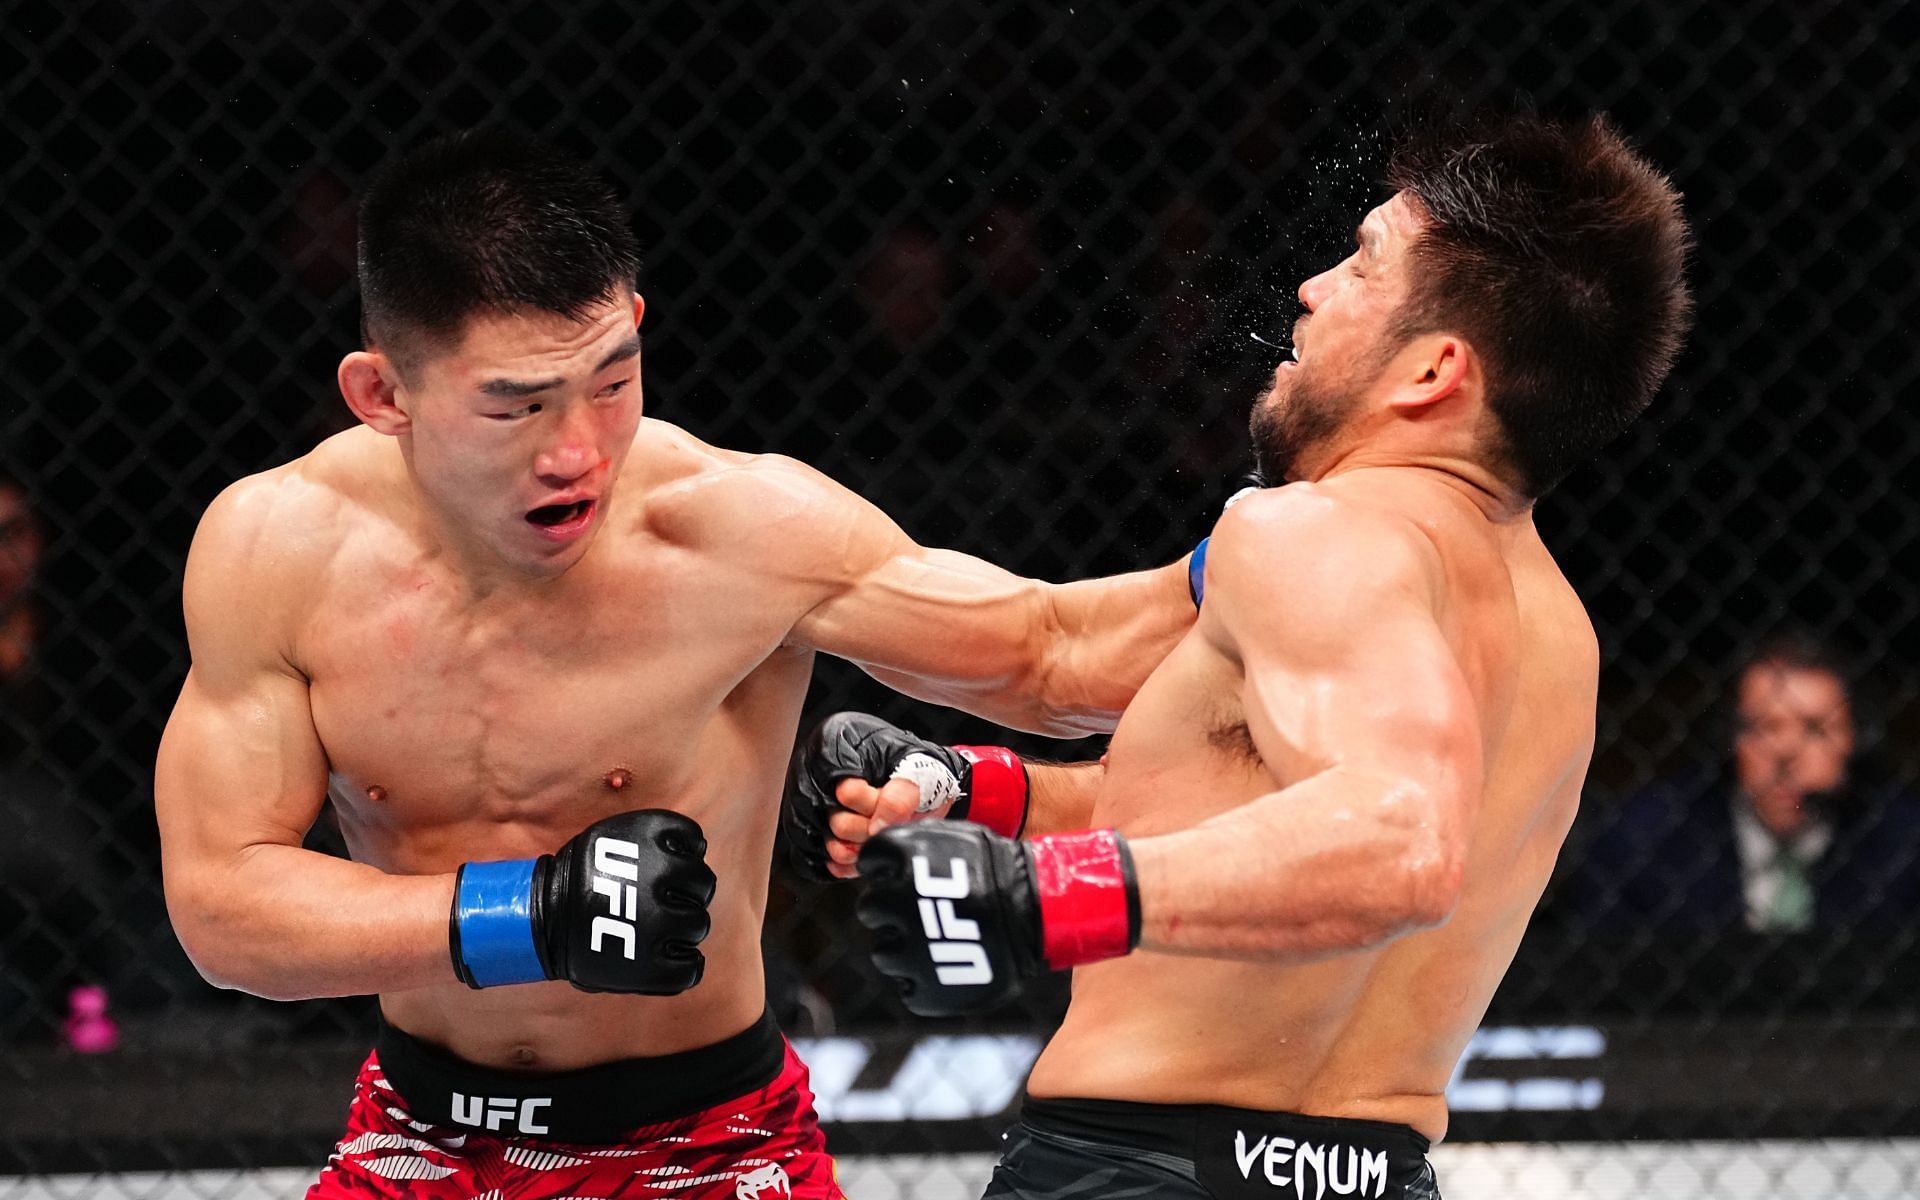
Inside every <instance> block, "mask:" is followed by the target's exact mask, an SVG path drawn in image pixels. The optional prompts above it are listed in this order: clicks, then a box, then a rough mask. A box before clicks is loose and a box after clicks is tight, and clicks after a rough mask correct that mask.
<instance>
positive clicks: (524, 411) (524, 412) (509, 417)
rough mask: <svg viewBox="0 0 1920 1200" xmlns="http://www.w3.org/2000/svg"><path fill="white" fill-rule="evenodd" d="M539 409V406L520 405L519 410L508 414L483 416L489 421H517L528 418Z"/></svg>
mask: <svg viewBox="0 0 1920 1200" xmlns="http://www.w3.org/2000/svg"><path fill="white" fill-rule="evenodd" d="M540 407H541V406H540V405H538V404H526V405H522V406H521V407H519V408H516V409H512V410H510V411H508V412H503V413H485V414H483V415H484V416H485V417H486V418H487V419H488V420H489V421H518V420H519V419H521V418H522V417H530V416H532V415H533V414H535V413H537V412H539V411H540Z"/></svg>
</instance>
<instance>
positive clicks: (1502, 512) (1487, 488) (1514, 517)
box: [1308, 446, 1533, 525]
mask: <svg viewBox="0 0 1920 1200" xmlns="http://www.w3.org/2000/svg"><path fill="white" fill-rule="evenodd" d="M1373 470H1392V471H1404V472H1414V473H1418V474H1419V475H1421V476H1423V477H1425V478H1429V479H1432V480H1434V481H1435V482H1436V483H1439V484H1440V485H1441V486H1442V487H1445V488H1447V489H1448V490H1449V491H1452V492H1454V493H1456V494H1458V495H1459V496H1461V497H1462V498H1463V499H1465V500H1466V501H1467V502H1468V503H1469V504H1471V505H1473V506H1474V508H1476V509H1478V510H1479V512H1480V514H1481V515H1482V516H1483V517H1485V518H1486V519H1487V520H1488V521H1490V522H1492V523H1493V524H1496V525H1505V524H1508V523H1510V522H1513V521H1518V520H1521V519H1523V518H1526V517H1529V516H1531V515H1532V513H1533V501H1532V500H1530V499H1528V498H1527V497H1525V496H1522V495H1521V494H1520V493H1519V492H1518V491H1516V490H1515V489H1514V488H1513V487H1511V486H1510V485H1508V484H1506V483H1504V482H1503V481H1502V480H1501V479H1500V478H1499V477H1498V476H1497V475H1495V474H1494V473H1493V472H1492V471H1489V470H1487V469H1486V468H1485V467H1483V466H1481V465H1480V464H1478V463H1476V462H1473V461H1471V460H1470V459H1466V458H1463V457H1457V456H1453V455H1444V454H1409V453H1404V452H1400V451H1396V450H1391V449H1383V448H1380V447H1376V446H1355V447H1351V448H1348V449H1346V450H1344V451H1342V452H1340V453H1339V454H1337V455H1336V456H1335V457H1334V459H1333V460H1332V461H1331V462H1329V463H1327V464H1326V465H1325V466H1324V467H1323V468H1322V469H1320V470H1318V471H1316V472H1314V473H1313V474H1312V475H1310V476H1308V478H1310V479H1313V480H1315V481H1321V480H1327V479H1333V478H1336V477H1338V476H1341V475H1346V474H1350V473H1352V472H1354V471H1373Z"/></svg>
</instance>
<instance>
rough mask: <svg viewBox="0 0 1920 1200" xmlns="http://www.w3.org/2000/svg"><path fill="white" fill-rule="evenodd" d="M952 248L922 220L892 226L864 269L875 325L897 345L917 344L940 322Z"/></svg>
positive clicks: (863, 279) (864, 286) (867, 299)
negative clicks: (937, 237) (948, 255)
mask: <svg viewBox="0 0 1920 1200" xmlns="http://www.w3.org/2000/svg"><path fill="white" fill-rule="evenodd" d="M951 282H952V280H951V269H950V265H949V262H948V258H947V252H946V249H945V248H944V247H942V246H941V245H940V242H939V240H938V239H936V238H935V237H934V236H933V234H932V233H931V232H930V231H928V230H927V229H925V228H922V227H921V226H918V225H902V226H900V227H899V228H897V229H894V230H892V231H890V232H889V233H888V234H887V235H886V237H885V238H884V239H882V241H881V243H880V247H879V249H877V250H875V251H874V254H873V257H872V258H870V259H868V260H867V265H866V267H865V269H864V270H862V271H861V272H860V295H861V299H862V300H863V301H865V303H866V306H867V311H868V312H869V313H870V314H871V315H872V318H873V323H874V326H875V327H876V328H877V329H879V330H880V332H882V333H883V334H885V335H886V337H887V339H888V341H889V342H890V343H891V344H892V345H893V347H894V348H895V349H896V350H900V351H906V350H911V349H914V348H916V347H918V346H920V345H921V344H922V343H924V342H925V341H926V340H927V338H928V337H929V336H930V335H932V334H933V333H934V332H935V331H937V330H938V329H939V328H940V325H941V321H942V318H943V317H944V316H945V314H946V306H947V292H948V288H949V286H950V285H951Z"/></svg>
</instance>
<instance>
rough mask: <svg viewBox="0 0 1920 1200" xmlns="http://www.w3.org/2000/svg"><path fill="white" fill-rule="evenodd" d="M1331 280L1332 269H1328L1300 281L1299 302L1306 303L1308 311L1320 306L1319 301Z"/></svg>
mask: <svg viewBox="0 0 1920 1200" xmlns="http://www.w3.org/2000/svg"><path fill="white" fill-rule="evenodd" d="M1332 280H1333V271H1332V270H1331V269H1329V270H1325V271H1322V272H1320V273H1319V274H1318V275H1315V276H1313V277H1312V278H1310V279H1307V280H1304V281H1302V282H1301V284H1300V291H1299V296H1300V303H1302V304H1304V305H1306V308H1307V311H1308V312H1312V311H1313V310H1314V309H1316V308H1319V307H1320V301H1322V300H1323V299H1325V298H1326V295H1327V288H1328V287H1329V286H1330V285H1331V283H1332Z"/></svg>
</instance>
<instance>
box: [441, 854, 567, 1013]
mask: <svg viewBox="0 0 1920 1200" xmlns="http://www.w3.org/2000/svg"><path fill="white" fill-rule="evenodd" d="M536 861H537V860H535V859H531V858H521V859H515V860H513V861H510V862H477V863H468V864H466V865H465V866H463V867H461V868H460V882H459V884H458V886H457V887H456V888H455V890H454V893H453V921H454V926H455V927H456V928H457V929H459V931H460V957H461V959H462V960H463V961H464V962H465V964H466V968H467V970H468V971H469V972H470V973H471V974H472V975H473V981H474V983H476V984H477V985H479V986H480V987H498V986H499V985H501V984H503V983H538V982H539V981H540V980H542V979H545V978H546V977H547V973H546V971H545V970H544V969H543V968H542V967H541V966H540V953H539V951H537V950H535V949H534V948H533V866H534V863H535V862H536Z"/></svg>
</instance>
